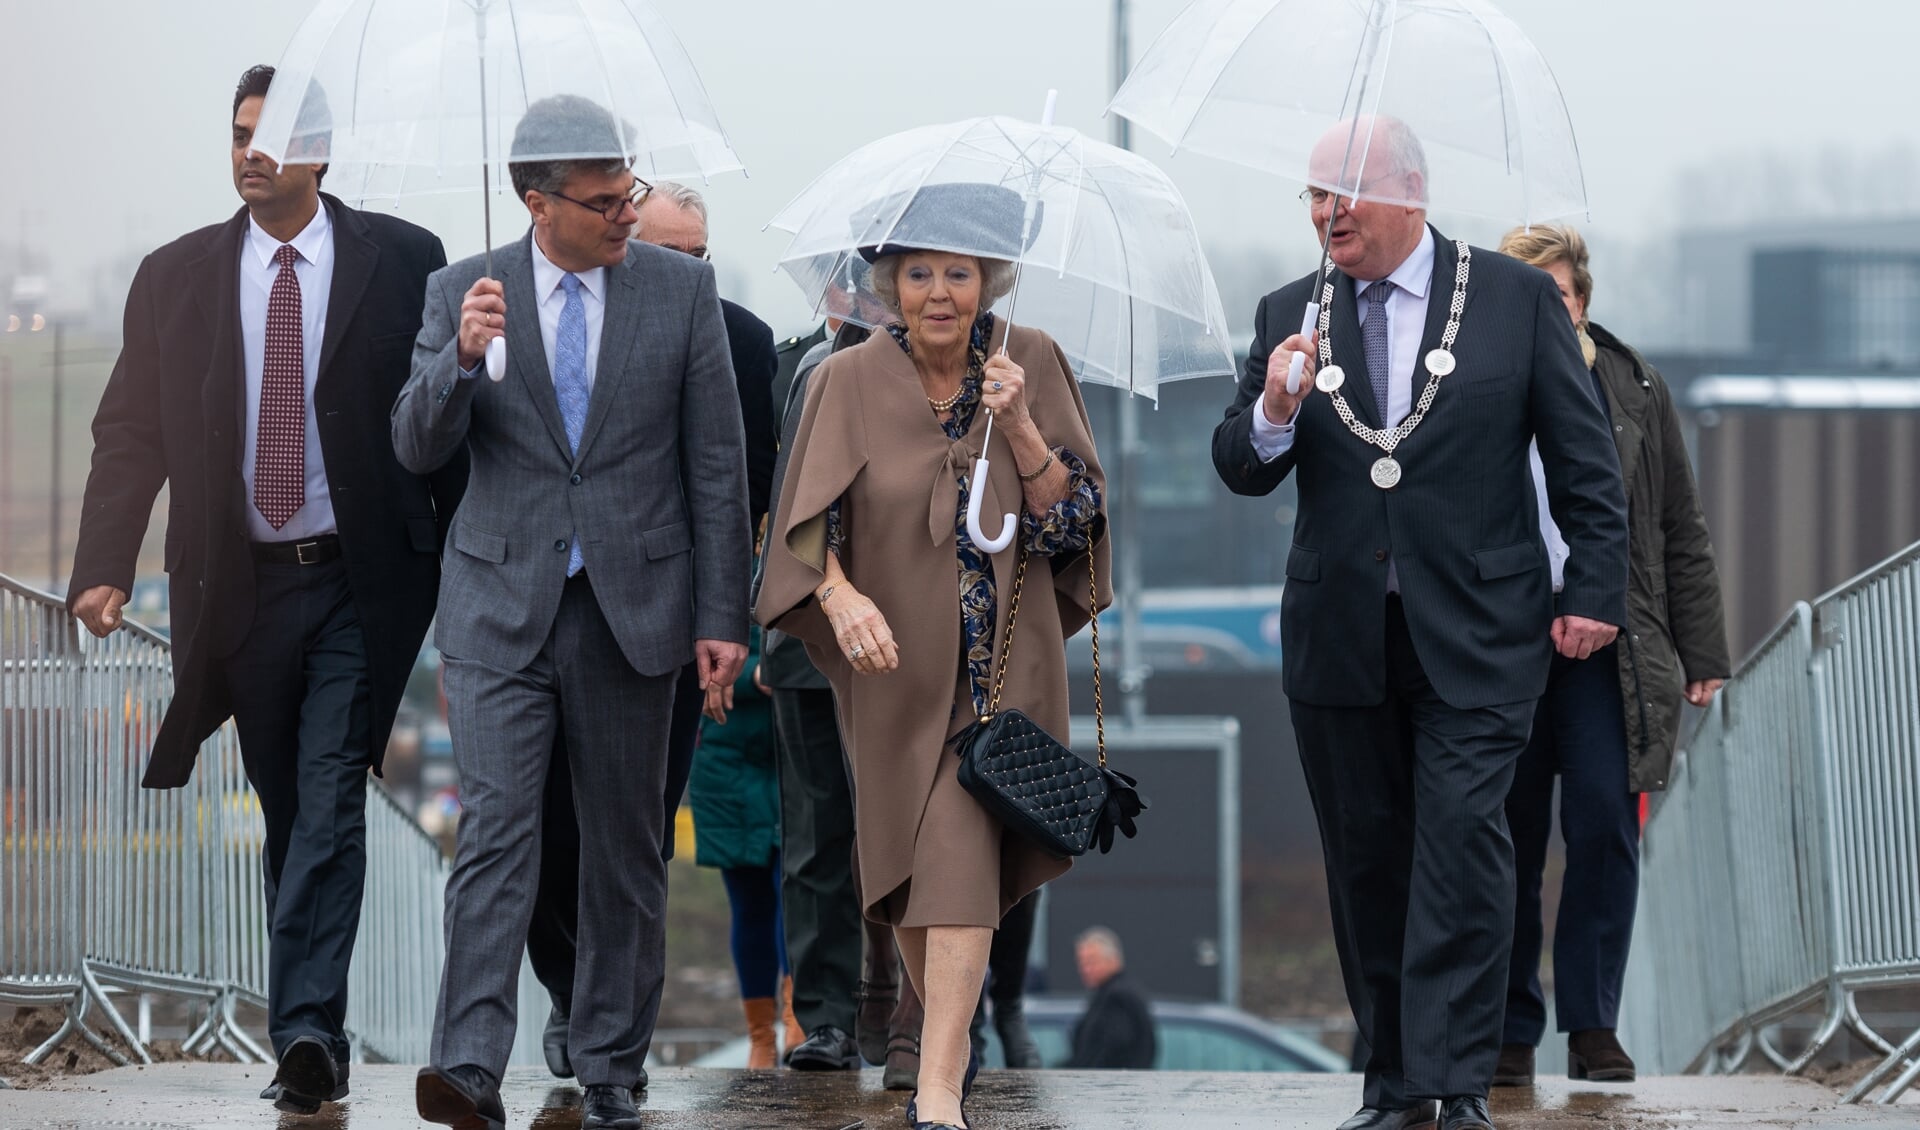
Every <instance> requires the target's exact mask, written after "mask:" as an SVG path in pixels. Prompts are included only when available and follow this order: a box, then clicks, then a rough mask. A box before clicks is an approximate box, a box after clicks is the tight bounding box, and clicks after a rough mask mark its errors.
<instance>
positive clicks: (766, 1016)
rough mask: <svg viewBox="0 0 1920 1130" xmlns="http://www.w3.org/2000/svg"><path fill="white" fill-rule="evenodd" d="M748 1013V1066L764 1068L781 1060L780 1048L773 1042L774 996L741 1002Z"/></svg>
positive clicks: (752, 998) (751, 998)
mask: <svg viewBox="0 0 1920 1130" xmlns="http://www.w3.org/2000/svg"><path fill="white" fill-rule="evenodd" d="M740 1007H741V1009H742V1011H744V1012H745V1013H746V1014H747V1067H748V1068H749V1069H750V1070H756V1071H757V1070H764V1069H766V1068H770V1067H772V1066H774V1064H776V1063H778V1062H779V1057H780V1052H779V1049H778V1048H776V1047H774V1044H773V1011H774V1009H773V998H772V997H749V998H747V999H746V1000H743V1001H741V1002H740Z"/></svg>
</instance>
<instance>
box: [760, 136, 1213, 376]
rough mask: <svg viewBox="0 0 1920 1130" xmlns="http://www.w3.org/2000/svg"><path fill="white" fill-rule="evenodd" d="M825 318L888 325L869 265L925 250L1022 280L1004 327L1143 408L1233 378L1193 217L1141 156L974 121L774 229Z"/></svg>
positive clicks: (842, 165)
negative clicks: (992, 265)
mask: <svg viewBox="0 0 1920 1130" xmlns="http://www.w3.org/2000/svg"><path fill="white" fill-rule="evenodd" d="M770 226H772V227H776V228H780V229H782V230H785V231H790V232H792V233H793V242H792V243H791V244H790V245H789V246H788V248H787V250H786V253H785V254H784V255H783V256H782V258H781V262H780V265H781V266H782V267H783V268H785V270H786V271H787V273H788V274H790V275H791V276H792V277H793V279H794V280H795V281H796V282H798V283H799V284H800V287H801V289H802V290H803V291H805V292H806V295H807V298H808V300H809V301H811V302H812V303H813V304H814V308H815V309H816V310H817V311H821V312H824V313H829V314H833V315H834V316H836V317H840V318H844V319H846V320H848V321H853V322H857V323H859V324H861V325H866V326H870V327H871V326H877V325H879V324H881V323H883V322H884V321H886V320H887V319H888V318H889V317H890V315H889V313H888V311H887V310H886V308H885V307H884V306H883V305H882V304H881V303H880V301H879V299H878V298H877V297H876V296H875V295H874V292H873V289H872V286H871V283H870V282H869V275H868V271H867V264H868V263H869V262H870V261H871V260H872V259H874V258H876V257H878V256H879V255H881V254H884V253H887V252H889V251H897V250H898V251H904V250H908V249H925V250H938V251H951V252H955V253H959V254H966V255H978V256H982V257H984V258H990V259H1002V260H1007V261H1009V262H1013V263H1017V264H1019V265H1020V267H1021V273H1020V280H1019V284H1018V286H1017V287H1016V288H1015V290H1014V292H1013V293H1012V294H1010V295H1009V296H1008V297H1007V298H1004V299H1002V300H1001V303H1000V306H999V308H998V312H1000V313H1001V314H1003V315H1005V316H1006V317H1008V318H1009V319H1010V320H1018V321H1019V322H1020V323H1021V324H1024V325H1031V326H1036V327H1038V328H1040V329H1043V330H1045V331H1046V332H1047V333H1048V334H1049V335H1050V336H1051V337H1052V338H1053V339H1054V340H1055V341H1056V342H1058V343H1059V344H1060V347H1061V349H1062V350H1064V351H1065V352H1066V354H1067V356H1068V358H1069V359H1070V360H1071V361H1072V362H1073V366H1074V370H1075V372H1076V374H1077V375H1078V376H1079V378H1080V379H1081V380H1083V381H1088V382H1090V383H1095V384H1105V385H1113V386H1116V387H1119V388H1124V389H1128V390H1130V391H1132V392H1136V393H1139V394H1141V395H1144V396H1149V397H1151V396H1154V395H1155V393H1154V390H1155V389H1156V387H1157V386H1159V385H1160V384H1163V383H1165V382H1167V381H1173V380H1182V379H1185V378H1188V377H1201V376H1211V375H1227V374H1230V373H1232V372H1233V356H1232V352H1231V350H1230V348H1229V346H1228V344H1227V341H1226V337H1225V330H1226V315H1225V314H1224V313H1223V312H1222V310H1221V306H1220V296H1219V292H1218V291H1217V290H1216V289H1215V287H1214V282H1213V274H1212V272H1211V271H1210V270H1208V268H1207V261H1206V255H1205V254H1204V253H1203V252H1202V251H1201V250H1200V239H1199V236H1198V235H1197V234H1196V232H1195V231H1194V227H1193V219H1192V217H1191V215H1190V214H1189V213H1188V211H1187V206H1186V203H1185V202H1184V201H1183V200H1182V199H1181V197H1180V193H1179V191H1178V190H1177V189H1175V188H1174V186H1173V183H1172V182H1171V181H1169V180H1168V179H1167V177H1166V174H1164V173H1162V172H1161V171H1160V170H1159V169H1158V168H1155V167H1154V165H1153V164H1152V163H1151V162H1149V161H1147V160H1145V159H1144V158H1141V157H1139V156H1137V155H1135V154H1132V153H1128V152H1126V151H1125V150H1122V149H1117V148H1115V147H1113V146H1110V145H1104V144H1101V143H1100V142H1096V141H1090V140H1088V139H1087V138H1085V137H1082V136H1081V135H1080V134H1079V133H1078V132H1076V131H1074V130H1071V129H1067V128H1065V127H1061V126H1051V125H1037V124H1034V123H1032V122H1026V121H1021V120H1018V119H1015V118H1003V117H991V118H974V119H970V120H967V121H962V122H954V123H951V124H948V125H938V126H927V127H925V128H922V129H914V130H908V131H906V132H905V133H898V134H894V135H892V136H890V137H885V138H882V139H880V140H879V141H875V142H873V143H872V144H870V145H867V146H865V147H863V148H861V149H859V150H858V151H856V152H854V153H853V154H851V155H850V156H848V157H846V158H844V159H843V160H841V161H840V162H839V163H837V164H835V165H834V166H833V167H832V168H830V169H828V170H827V171H826V172H825V173H823V174H821V176H820V177H819V178H818V179H817V180H815V181H814V182H813V183H812V184H811V185H809V186H808V187H807V188H806V189H805V190H803V191H802V192H801V193H800V194H799V195H798V196H796V197H795V198H794V199H793V200H792V201H791V202H789V203H788V204H787V206H786V207H785V208H783V209H782V210H781V212H780V214H779V215H778V216H775V217H774V219H773V221H772V223H771V225H770Z"/></svg>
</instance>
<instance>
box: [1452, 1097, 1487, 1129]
mask: <svg viewBox="0 0 1920 1130" xmlns="http://www.w3.org/2000/svg"><path fill="white" fill-rule="evenodd" d="M1440 1130H1494V1127H1493V1115H1492V1114H1491V1113H1489V1112H1488V1110H1487V1100H1485V1099H1483V1098H1481V1097H1480V1096H1479V1095H1455V1096H1454V1097H1452V1098H1450V1099H1448V1100H1447V1101H1446V1102H1443V1103H1441V1104H1440Z"/></svg>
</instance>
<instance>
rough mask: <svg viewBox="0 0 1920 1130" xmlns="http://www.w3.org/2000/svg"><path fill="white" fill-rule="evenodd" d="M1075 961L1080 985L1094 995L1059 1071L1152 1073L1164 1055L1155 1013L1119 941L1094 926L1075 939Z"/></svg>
mask: <svg viewBox="0 0 1920 1130" xmlns="http://www.w3.org/2000/svg"><path fill="white" fill-rule="evenodd" d="M1073 956H1074V959H1075V960H1076V961H1077V962H1078V963H1079V966H1080V983H1081V984H1083V985H1085V986H1086V987H1087V992H1088V993H1089V994H1091V995H1090V996H1088V997H1087V1010H1086V1011H1085V1012H1084V1013H1082V1014H1081V1015H1080V1019H1079V1020H1077V1021H1075V1022H1074V1025H1073V1054H1072V1055H1070V1056H1069V1057H1068V1058H1067V1061H1066V1062H1065V1063H1063V1064H1061V1065H1060V1066H1062V1067H1069V1068H1083V1069H1099V1070H1118V1071H1147V1070H1150V1069H1151V1068H1152V1067H1153V1060H1154V1056H1156V1055H1158V1054H1159V1051H1160V1045H1159V1039H1158V1037H1156V1036H1155V1035H1154V1030H1153V1010H1152V1008H1150V1007H1149V1006H1148V1005H1147V998H1146V995H1145V994H1144V993H1142V992H1141V991H1140V989H1139V987H1138V986H1137V985H1135V984H1134V983H1133V979H1132V978H1130V977H1128V976H1127V957H1126V953H1125V952H1124V951H1123V950H1122V949H1121V948H1120V938H1119V936H1118V935H1116V934H1115V933H1114V932H1113V931H1112V930H1109V929H1107V928H1106V927H1104V926H1095V927H1094V928H1092V929H1091V930H1087V931H1085V932H1084V933H1082V934H1081V935H1080V937H1079V938H1078V939H1077V940H1075V942H1074V945H1073Z"/></svg>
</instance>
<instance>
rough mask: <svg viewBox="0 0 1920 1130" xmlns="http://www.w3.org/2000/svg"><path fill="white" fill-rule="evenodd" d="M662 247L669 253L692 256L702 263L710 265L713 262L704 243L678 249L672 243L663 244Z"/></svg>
mask: <svg viewBox="0 0 1920 1130" xmlns="http://www.w3.org/2000/svg"><path fill="white" fill-rule="evenodd" d="M660 246H662V247H664V248H666V249H667V250H668V251H678V252H679V253H680V254H682V255H691V256H693V257H694V258H695V259H698V260H700V261H701V262H702V263H710V262H712V261H713V255H712V253H710V252H709V251H708V250H707V245H706V244H704V243H696V244H694V245H693V246H692V247H677V246H675V245H674V244H671V243H663V244H661V245H660Z"/></svg>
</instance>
